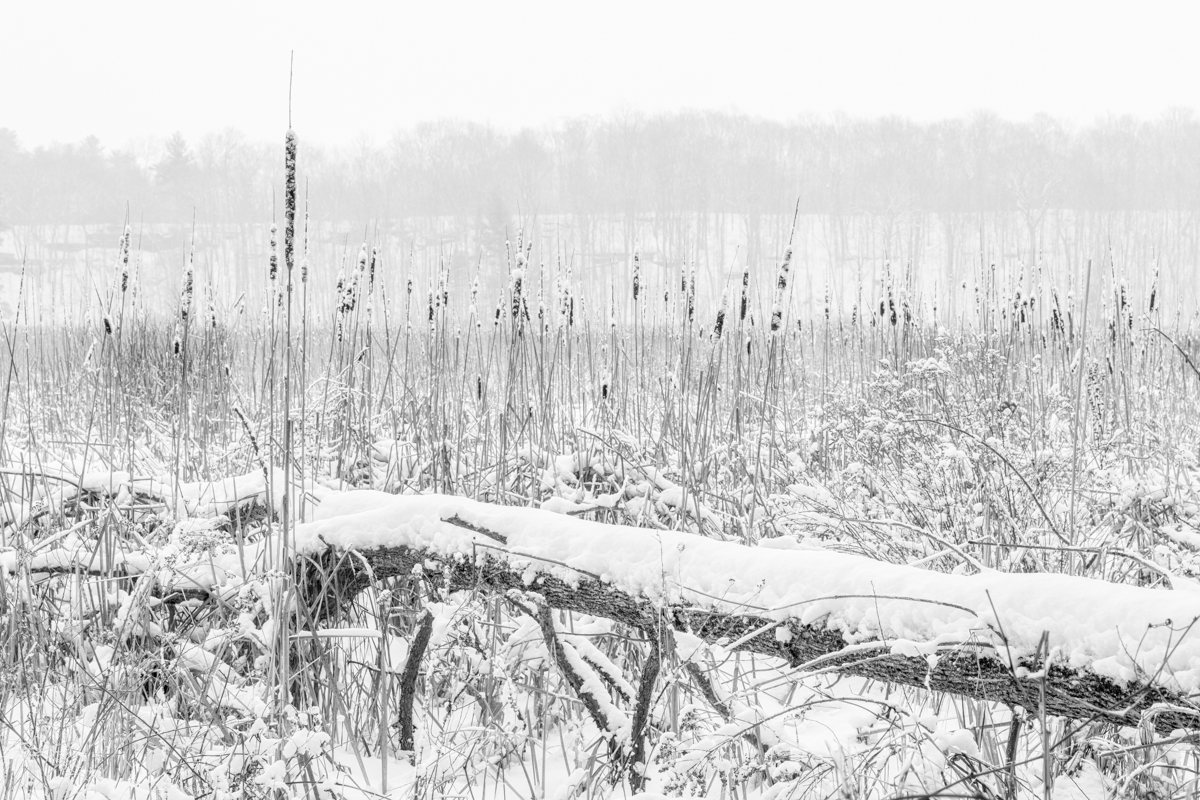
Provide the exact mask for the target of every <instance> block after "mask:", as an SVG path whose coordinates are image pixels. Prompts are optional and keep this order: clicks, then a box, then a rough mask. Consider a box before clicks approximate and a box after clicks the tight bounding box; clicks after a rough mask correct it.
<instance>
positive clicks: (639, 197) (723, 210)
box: [0, 109, 1200, 229]
mask: <svg viewBox="0 0 1200 800" xmlns="http://www.w3.org/2000/svg"><path fill="white" fill-rule="evenodd" d="M301 133H302V134H303V131H301ZM282 143H283V137H282V135H281V136H280V138H279V141H278V142H257V141H251V140H249V139H248V138H247V137H246V136H244V135H243V134H241V133H239V132H238V131H236V130H226V131H222V132H219V133H213V134H209V135H206V136H204V137H202V138H201V139H200V140H198V141H195V142H188V141H185V139H184V138H183V137H182V136H180V135H178V134H176V135H175V136H172V137H170V138H169V139H167V140H166V141H165V142H156V143H153V144H152V145H147V143H145V142H142V143H140V144H137V145H133V146H128V147H123V148H110V147H107V146H105V145H104V144H102V143H101V142H100V141H98V140H97V139H96V138H95V137H89V138H87V139H85V140H83V141H82V142H78V143H71V144H55V145H51V146H44V147H35V148H28V147H25V146H23V145H22V143H21V141H20V138H19V136H18V133H17V132H15V131H12V130H9V129H4V128H0V224H9V225H43V224H68V223H70V224H77V223H98V222H107V223H111V222H119V221H120V219H121V218H122V216H123V214H124V209H125V208H126V206H127V205H128V206H129V207H130V209H131V210H132V213H133V216H134V217H135V218H140V219H144V220H145V221H147V222H190V221H191V219H192V215H193V211H194V213H195V215H196V218H197V219H198V220H199V221H200V222H202V223H204V224H246V223H261V222H262V221H264V220H267V219H270V218H272V216H273V215H274V216H278V215H279V213H281V212H280V211H278V210H277V209H278V208H279V207H278V205H277V193H278V191H279V186H280V185H281V172H282V164H283V155H282V153H283V145H282ZM301 147H302V151H301V164H302V171H303V177H302V181H304V182H305V183H306V184H307V185H308V186H309V189H310V192H311V196H312V199H313V214H314V216H315V217H316V218H318V219H323V220H337V221H350V222H362V223H366V222H373V223H375V224H381V225H384V226H386V225H388V224H389V223H391V222H395V221H398V220H402V219H407V218H414V217H456V218H460V219H463V220H468V221H470V224H472V225H474V226H476V228H477V229H487V228H490V227H497V226H504V225H508V224H510V222H511V221H513V220H522V221H523V220H529V219H532V218H534V217H537V216H544V215H573V216H575V217H576V221H577V222H583V223H585V224H586V219H587V218H588V217H589V216H591V215H607V216H611V215H625V216H626V217H627V218H631V219H634V218H636V217H637V216H638V215H647V214H653V215H656V216H657V217H659V218H669V217H671V216H672V215H695V214H708V213H715V214H736V215H746V216H747V217H748V218H753V217H754V216H756V215H778V214H790V212H791V210H792V209H793V208H794V206H795V203H796V202H797V200H799V203H800V210H801V212H804V213H819V214H826V213H827V214H832V215H837V216H842V215H855V214H871V215H884V216H902V215H905V214H912V213H963V212H967V213H995V212H1003V213H1010V214H1017V215H1018V216H1019V217H1023V218H1024V219H1025V220H1026V221H1027V223H1028V224H1029V226H1030V228H1031V229H1032V228H1033V227H1035V226H1036V225H1037V224H1038V220H1039V219H1040V217H1041V216H1042V215H1044V214H1045V213H1046V211H1048V210H1050V209H1074V210H1080V211H1094V212H1121V211H1146V210H1149V211H1168V212H1177V213H1178V214H1179V215H1181V216H1180V218H1181V220H1182V219H1184V218H1186V220H1187V222H1186V223H1185V225H1188V226H1190V225H1191V224H1193V223H1192V219H1193V216H1194V215H1196V213H1197V212H1200V119H1197V117H1196V116H1195V115H1194V114H1193V113H1192V112H1191V111H1189V110H1182V109H1180V110H1172V111H1170V112H1168V113H1166V114H1164V115H1163V116H1162V117H1160V118H1158V119H1156V120H1152V121H1145V120H1138V119H1134V118H1131V117H1109V118H1103V119H1100V120H1097V121H1096V122H1094V123H1093V124H1090V125H1087V126H1083V127H1071V126H1069V125H1066V124H1064V123H1062V122H1060V121H1058V120H1055V119H1053V118H1051V117H1047V116H1038V117H1034V118H1033V119H1031V120H1028V121H1025V122H1009V121H1005V120H1003V119H1000V118H999V117H996V116H994V115H990V114H979V115H976V116H973V117H971V118H969V119H957V120H949V121H945V122H938V123H929V124H919V123H915V122H911V121H908V120H905V119H900V118H893V117H890V118H883V119H852V118H846V117H838V118H833V119H800V120H797V121H794V122H789V123H781V122H771V121H767V120H763V119H757V118H753V117H748V116H743V115H738V114H733V113H722V112H682V113H672V114H660V115H653V116H647V115H641V114H634V113H618V114H613V115H610V116H608V117H603V118H599V117H588V118H580V119H573V120H570V121H567V122H564V123H561V124H558V125H554V126H550V127H544V128H538V129H525V130H521V131H518V132H504V131H500V130H497V129H495V128H492V127H489V126H487V125H481V124H476V123H470V122H458V121H439V122H431V123H426V124H421V125H418V126H416V127H415V128H412V129H408V130H404V131H400V132H398V133H396V134H395V135H394V136H392V137H391V138H390V139H388V140H386V141H382V142H374V141H369V140H366V139H363V140H360V141H358V142H356V143H354V144H353V145H350V146H347V147H340V148H328V147H319V146H312V145H308V143H306V142H304V140H303V137H302V138H301Z"/></svg>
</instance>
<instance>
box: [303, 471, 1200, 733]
mask: <svg viewBox="0 0 1200 800" xmlns="http://www.w3.org/2000/svg"><path fill="white" fill-rule="evenodd" d="M296 546H297V548H298V549H299V550H300V551H301V552H303V553H308V554H311V555H317V554H319V553H321V552H325V551H327V550H328V549H329V548H333V549H334V550H335V552H336V551H337V550H343V551H345V550H355V551H358V552H359V553H360V554H361V555H362V558H361V559H359V558H345V557H343V558H340V559H339V560H338V564H339V567H338V570H337V574H336V576H335V578H336V580H337V581H338V582H339V583H340V584H341V587H340V588H341V589H342V591H343V592H345V591H346V590H347V589H348V590H349V591H350V592H351V593H352V592H353V591H354V590H357V589H360V588H362V587H363V586H365V585H367V584H368V583H369V582H370V581H372V580H377V579H381V578H385V577H390V576H396V575H411V574H424V575H426V576H427V577H429V578H431V579H432V580H434V581H440V582H441V583H442V584H443V585H445V586H446V587H447V588H448V589H451V590H457V589H470V588H478V589H483V590H489V591H497V592H512V591H516V592H519V593H524V592H532V593H536V595H537V596H538V599H539V600H541V601H542V602H544V603H546V604H547V605H549V606H550V607H553V608H558V609H563V610H569V611H575V612H581V613H586V614H592V615H596V616H603V617H607V618H609V619H612V620H615V621H619V622H622V623H624V624H628V625H632V626H636V627H639V628H642V629H643V630H652V629H654V628H655V627H656V626H657V625H658V624H659V621H660V620H661V619H664V618H665V619H666V620H668V621H669V623H670V625H671V626H672V627H673V628H675V629H676V630H677V631H686V632H688V633H690V634H691V635H694V636H697V637H699V638H700V639H703V640H704V641H705V642H708V643H710V644H715V645H717V646H721V647H724V648H726V649H729V650H745V651H751V652H756V653H762V654H764V655H768V656H774V657H778V658H781V659H784V660H785V661H787V662H788V663H789V664H792V665H794V666H798V667H804V668H807V669H811V670H837V671H840V672H844V673H848V674H853V675H859V676H865V677H869V678H876V679H879V680H884V681H891V682H896V683H903V684H909V685H913V686H921V687H925V688H928V689H931V690H934V691H941V692H951V693H955V694H960V695H967V696H970V697H975V698H980V699H984V700H988V701H994V702H1002V703H1007V704H1010V705H1020V706H1023V707H1025V708H1028V709H1031V710H1037V709H1038V708H1039V707H1040V704H1041V703H1042V702H1044V703H1045V708H1046V711H1047V712H1048V713H1051V714H1056V715H1061V716H1066V717H1071V718H1075V719H1099V720H1108V721H1112V722H1116V723H1119V724H1130V725H1137V724H1140V723H1142V722H1143V721H1145V720H1147V719H1148V720H1151V721H1152V722H1153V724H1154V725H1155V726H1156V727H1157V728H1158V729H1159V730H1162V731H1170V730H1173V729H1175V728H1197V727H1200V704H1197V703H1196V702H1194V698H1195V697H1196V696H1197V695H1198V691H1200V631H1197V630H1193V629H1194V628H1195V627H1197V625H1196V623H1197V618H1198V616H1200V593H1197V592H1194V591H1186V590H1177V591H1166V590H1155V589H1144V588H1139V587H1134V586H1127V585H1118V584H1111V583H1107V582H1103V581H1097V580H1091V579H1087V578H1076V577H1070V576H1066V575H1049V574H1007V573H998V572H986V573H983V574H979V575H973V576H966V575H952V574H945V573H940V572H931V571H927V570H922V569H918V568H914V567H906V566H898V565H894V564H888V563H884V562H879V561H874V560H872V559H868V558H865V557H862V556H854V555H847V554H843V553H835V552H830V551H827V550H821V549H812V550H780V549H774V548H771V547H762V546H760V547H747V546H743V545H740V544H735V543H730V542H720V541H715V540H712V539H706V538H703V537H700V536H696V535H694V534H688V533H681V532H674V531H660V530H649V529H644V528H633V527H627V526H620V525H607V524H602V523H598V522H592V521H588V520H584V519H580V518H577V517H571V516H564V515H561V514H555V513H552V512H548V511H543V510H540V509H531V508H512V507H505V506H496V505H490V504H486V503H480V502H476V501H472V500H467V499H463V498H457V497H446V496H439V495H420V496H397V495H391V494H386V493H382V492H374V491H356V492H346V493H332V494H331V495H329V496H327V497H326V498H325V499H324V500H323V502H322V504H321V505H320V507H319V508H318V509H317V513H316V518H315V521H313V522H310V523H307V524H304V525H300V526H298V528H297V530H296ZM364 561H365V562H366V564H369V567H370V569H369V570H368V569H366V568H365V567H364V565H363V562H364ZM1043 692H1044V695H1043Z"/></svg>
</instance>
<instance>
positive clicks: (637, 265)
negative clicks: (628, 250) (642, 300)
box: [633, 250, 642, 303]
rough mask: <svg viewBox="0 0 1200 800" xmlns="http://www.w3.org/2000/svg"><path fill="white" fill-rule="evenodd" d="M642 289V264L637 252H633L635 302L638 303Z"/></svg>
mask: <svg viewBox="0 0 1200 800" xmlns="http://www.w3.org/2000/svg"><path fill="white" fill-rule="evenodd" d="M641 288H642V262H641V259H639V258H638V253H637V251H636V250H634V251H633V302H635V303H636V302H637V299H638V292H640V291H641Z"/></svg>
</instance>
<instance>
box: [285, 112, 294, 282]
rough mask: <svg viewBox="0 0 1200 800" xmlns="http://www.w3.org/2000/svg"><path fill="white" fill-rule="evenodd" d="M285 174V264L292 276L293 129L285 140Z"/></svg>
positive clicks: (289, 130) (289, 129)
mask: <svg viewBox="0 0 1200 800" xmlns="http://www.w3.org/2000/svg"><path fill="white" fill-rule="evenodd" d="M283 173H284V184H283V264H284V266H285V267H287V271H288V275H291V274H292V267H293V266H294V265H295V259H296V255H295V249H296V247H295V243H296V132H295V131H294V130H292V129H291V128H288V132H287V134H286V135H285V136H284V140H283Z"/></svg>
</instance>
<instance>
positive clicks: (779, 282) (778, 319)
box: [771, 244, 792, 333]
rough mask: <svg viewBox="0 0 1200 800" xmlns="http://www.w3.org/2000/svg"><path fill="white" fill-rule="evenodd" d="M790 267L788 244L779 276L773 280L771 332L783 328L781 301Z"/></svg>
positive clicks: (785, 290)
mask: <svg viewBox="0 0 1200 800" xmlns="http://www.w3.org/2000/svg"><path fill="white" fill-rule="evenodd" d="M791 266H792V246H791V245H790V244H789V245H788V246H787V249H786V250H784V251H783V260H782V261H781V262H780V263H779V274H778V276H776V278H775V307H774V308H772V309H771V332H772V333H775V332H777V331H778V330H779V329H780V328H781V327H782V326H783V300H784V294H785V293H786V292H787V285H788V270H790V269H791Z"/></svg>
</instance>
